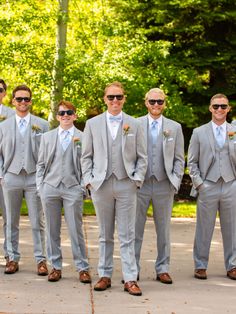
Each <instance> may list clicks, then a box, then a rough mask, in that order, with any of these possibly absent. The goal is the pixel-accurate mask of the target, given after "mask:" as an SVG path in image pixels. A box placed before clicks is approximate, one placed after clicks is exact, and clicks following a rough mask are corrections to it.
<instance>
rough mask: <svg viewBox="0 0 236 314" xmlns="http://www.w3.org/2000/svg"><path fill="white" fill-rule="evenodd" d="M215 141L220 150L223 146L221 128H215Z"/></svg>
mask: <svg viewBox="0 0 236 314" xmlns="http://www.w3.org/2000/svg"><path fill="white" fill-rule="evenodd" d="M216 141H217V144H218V145H219V147H220V148H222V147H223V146H224V142H225V140H224V138H223V134H222V127H221V126H218V127H217V128H216Z"/></svg>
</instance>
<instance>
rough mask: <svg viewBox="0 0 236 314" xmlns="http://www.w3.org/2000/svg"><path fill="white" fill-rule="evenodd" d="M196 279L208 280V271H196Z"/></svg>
mask: <svg viewBox="0 0 236 314" xmlns="http://www.w3.org/2000/svg"><path fill="white" fill-rule="evenodd" d="M194 277H195V278H197V279H203V280H204V279H207V273H206V269H195V271H194Z"/></svg>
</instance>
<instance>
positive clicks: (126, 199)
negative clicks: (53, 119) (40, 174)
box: [81, 82, 147, 295]
mask: <svg viewBox="0 0 236 314" xmlns="http://www.w3.org/2000/svg"><path fill="white" fill-rule="evenodd" d="M104 101H105V103H106V105H107V109H108V110H107V111H106V112H104V113H103V114H101V115H99V116H97V117H95V118H92V119H90V120H88V121H87V123H86V126H85V131H84V139H83V146H82V160H81V163H82V172H83V175H84V182H85V186H86V187H88V188H89V189H90V191H91V195H92V200H93V203H94V206H95V209H96V214H97V219H98V223H99V228H100V235H99V265H98V274H99V277H100V279H99V281H98V282H97V283H96V285H95V286H94V290H97V291H102V290H106V289H107V288H109V287H110V286H111V276H112V271H113V249H114V227H115V220H116V223H117V230H118V236H119V240H120V253H121V262H122V272H123V278H124V281H125V284H124V290H125V291H128V292H129V293H130V294H131V295H141V294H142V292H141V290H140V288H139V286H138V284H137V281H136V280H137V267H136V263H135V254H134V234H135V231H134V227H135V212H136V190H137V187H140V186H141V185H142V182H143V180H144V175H145V172H146V168H147V156H146V149H145V144H144V137H143V131H142V128H141V125H140V123H139V122H138V121H137V120H136V119H134V118H132V117H131V116H129V115H127V114H125V113H124V112H122V108H123V105H124V102H125V95H124V88H123V86H122V84H121V83H119V82H113V83H111V84H109V85H108V86H107V87H106V88H105V93H104Z"/></svg>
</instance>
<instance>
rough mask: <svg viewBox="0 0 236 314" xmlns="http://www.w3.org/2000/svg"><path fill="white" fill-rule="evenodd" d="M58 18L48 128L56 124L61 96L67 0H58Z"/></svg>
mask: <svg viewBox="0 0 236 314" xmlns="http://www.w3.org/2000/svg"><path fill="white" fill-rule="evenodd" d="M58 2H59V7H58V18H57V36H56V53H55V59H54V66H53V72H52V89H51V103H50V108H51V110H50V115H49V123H50V128H51V129H52V128H55V127H56V126H57V125H58V122H57V120H56V107H57V105H58V103H59V101H60V100H62V98H63V86H64V79H63V75H64V65H65V58H66V34H67V22H68V5H69V0H59V1H58Z"/></svg>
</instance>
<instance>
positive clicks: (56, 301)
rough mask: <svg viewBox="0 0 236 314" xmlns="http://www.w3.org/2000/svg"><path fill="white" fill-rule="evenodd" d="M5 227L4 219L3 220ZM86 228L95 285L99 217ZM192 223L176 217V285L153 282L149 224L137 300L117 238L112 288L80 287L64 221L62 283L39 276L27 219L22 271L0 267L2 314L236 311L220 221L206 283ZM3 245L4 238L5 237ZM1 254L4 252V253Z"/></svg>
mask: <svg viewBox="0 0 236 314" xmlns="http://www.w3.org/2000/svg"><path fill="white" fill-rule="evenodd" d="M0 223H2V221H0ZM84 229H85V235H86V242H87V248H88V254H89V261H90V265H91V274H92V278H93V284H94V283H95V282H96V280H97V279H98V276H97V270H96V268H97V261H98V226H97V223H96V217H91V216H87V217H84ZM194 229H195V220H194V219H172V228H171V243H172V245H171V247H172V252H171V269H170V274H171V275H172V277H173V280H174V283H173V284H172V285H164V284H162V283H160V282H157V281H155V271H154V263H155V258H156V239H155V229H154V224H153V222H152V219H151V218H149V219H148V221H147V224H146V231H145V239H144V244H143V250H142V270H141V273H140V287H141V288H142V291H143V295H142V296H141V297H134V296H131V295H129V294H128V293H127V292H124V291H123V285H122V284H121V283H120V280H121V278H122V274H121V265H120V254H119V245H118V241H117V236H116V237H115V251H114V274H113V277H112V287H111V288H110V289H108V290H106V291H103V292H97V291H94V290H93V285H85V284H81V283H80V282H79V280H78V274H77V273H76V272H75V269H74V265H73V260H72V255H71V250H70V241H69V238H68V233H67V229H66V226H65V223H64V220H63V225H62V246H63V256H64V260H63V261H64V263H63V271H62V279H61V280H60V281H59V282H56V283H51V282H48V281H47V277H39V276H37V275H36V264H35V262H34V259H33V249H32V237H31V230H30V225H29V220H28V217H21V226H20V249H21V253H22V258H21V261H20V269H19V272H17V273H16V274H14V275H5V274H4V266H5V261H4V259H3V256H2V255H1V264H0V314H3V313H4V314H6V313H8V314H10V313H17V314H23V313H27V314H39V313H40V314H41V313H43V314H87V313H88V314H120V313H124V314H185V313H186V314H195V313H207V314H208V313H209V314H218V313H219V314H224V313H234V314H235V313H236V301H235V300H236V281H233V280H230V279H228V278H227V277H226V271H225V269H224V262H223V249H222V240H221V234H220V229H219V223H218V222H217V226H216V229H215V233H214V238H213V242H212V247H211V255H210V262H209V268H208V280H197V279H194V278H193V261H192V243H193V238H194ZM0 240H1V244H2V243H3V238H2V237H1V239H0ZM1 253H2V250H1Z"/></svg>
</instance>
